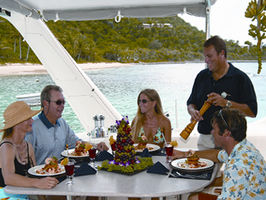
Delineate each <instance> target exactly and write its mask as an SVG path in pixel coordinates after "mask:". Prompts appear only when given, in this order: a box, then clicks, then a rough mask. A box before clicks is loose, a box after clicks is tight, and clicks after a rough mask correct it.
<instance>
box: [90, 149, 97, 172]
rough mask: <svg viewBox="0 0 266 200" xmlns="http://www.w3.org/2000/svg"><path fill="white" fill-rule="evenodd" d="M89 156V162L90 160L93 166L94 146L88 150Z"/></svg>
mask: <svg viewBox="0 0 266 200" xmlns="http://www.w3.org/2000/svg"><path fill="white" fill-rule="evenodd" d="M89 157H90V159H91V162H92V166H93V167H94V168H95V163H94V161H95V157H96V148H94V147H93V148H91V149H90V150H89Z"/></svg>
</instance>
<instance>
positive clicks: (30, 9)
mask: <svg viewBox="0 0 266 200" xmlns="http://www.w3.org/2000/svg"><path fill="white" fill-rule="evenodd" d="M215 2H216V0H164V1H161V0H145V1H142V0H131V1H130V0H114V1H108V0H97V1H96V0H95V1H92V0H75V1H73V0H56V1H54V0H0V16H2V17H4V18H5V19H7V20H8V21H9V22H10V23H11V24H13V26H14V27H15V28H16V29H17V30H18V31H19V32H20V34H21V35H22V36H23V38H24V40H26V42H27V43H28V44H29V45H30V47H31V49H32V50H33V51H34V53H35V54H36V56H37V57H38V58H39V60H40V61H41V63H42V64H43V66H44V67H45V68H46V69H47V71H48V73H49V74H50V76H51V78H52V79H53V80H54V82H55V83H56V84H57V85H59V86H61V87H62V88H63V91H64V95H65V97H66V99H67V101H68V103H69V104H70V105H71V107H72V109H73V111H74V112H75V114H76V116H77V117H78V118H79V120H80V122H81V124H82V125H83V126H84V128H85V130H86V132H88V131H90V130H92V129H93V128H94V121H93V120H92V119H93V116H95V115H97V114H102V115H104V116H105V126H107V127H109V126H110V125H113V124H114V123H115V120H118V119H121V114H120V113H119V112H118V111H117V110H116V109H115V108H114V107H113V106H112V105H111V103H110V102H109V101H108V100H107V98H106V97H105V96H104V95H103V94H102V93H101V91H100V90H99V89H98V88H97V86H96V85H95V84H94V83H93V82H92V81H91V79H90V78H89V77H88V76H87V75H86V74H85V73H84V72H83V71H82V70H81V69H80V67H78V65H77V63H76V62H75V60H74V59H73V58H72V57H71V56H70V55H69V53H68V52H67V51H66V49H65V48H64V47H63V46H62V45H61V44H60V43H59V41H58V40H57V39H56V37H55V36H54V35H53V33H52V32H51V31H50V30H49V28H48V27H47V26H46V24H45V21H48V20H54V21H58V20H68V21H70V20H71V21H80V20H96V19H114V20H115V21H116V22H119V21H121V20H123V17H132V18H133V17H134V18H143V17H168V16H175V15H177V14H179V13H183V12H187V13H188V14H191V15H195V16H199V17H206V33H207V37H208V36H209V28H210V27H209V16H210V8H211V5H213V4H214V3H215Z"/></svg>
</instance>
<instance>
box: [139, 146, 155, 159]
mask: <svg viewBox="0 0 266 200" xmlns="http://www.w3.org/2000/svg"><path fill="white" fill-rule="evenodd" d="M139 156H141V157H152V155H151V154H150V153H149V150H148V149H147V148H145V149H144V150H143V151H142V152H141V153H140V154H139Z"/></svg>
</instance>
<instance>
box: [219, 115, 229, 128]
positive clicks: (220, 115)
mask: <svg viewBox="0 0 266 200" xmlns="http://www.w3.org/2000/svg"><path fill="white" fill-rule="evenodd" d="M218 115H219V116H220V117H221V118H222V120H223V122H224V123H225V125H226V127H227V129H228V130H230V129H229V126H228V124H227V122H226V121H225V119H224V117H223V110H220V111H219V113H218Z"/></svg>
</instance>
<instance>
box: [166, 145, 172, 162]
mask: <svg viewBox="0 0 266 200" xmlns="http://www.w3.org/2000/svg"><path fill="white" fill-rule="evenodd" d="M165 151H166V162H167V163H170V162H171V161H172V156H173V152H174V147H173V146H172V145H171V144H170V142H167V143H166V144H165Z"/></svg>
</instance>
